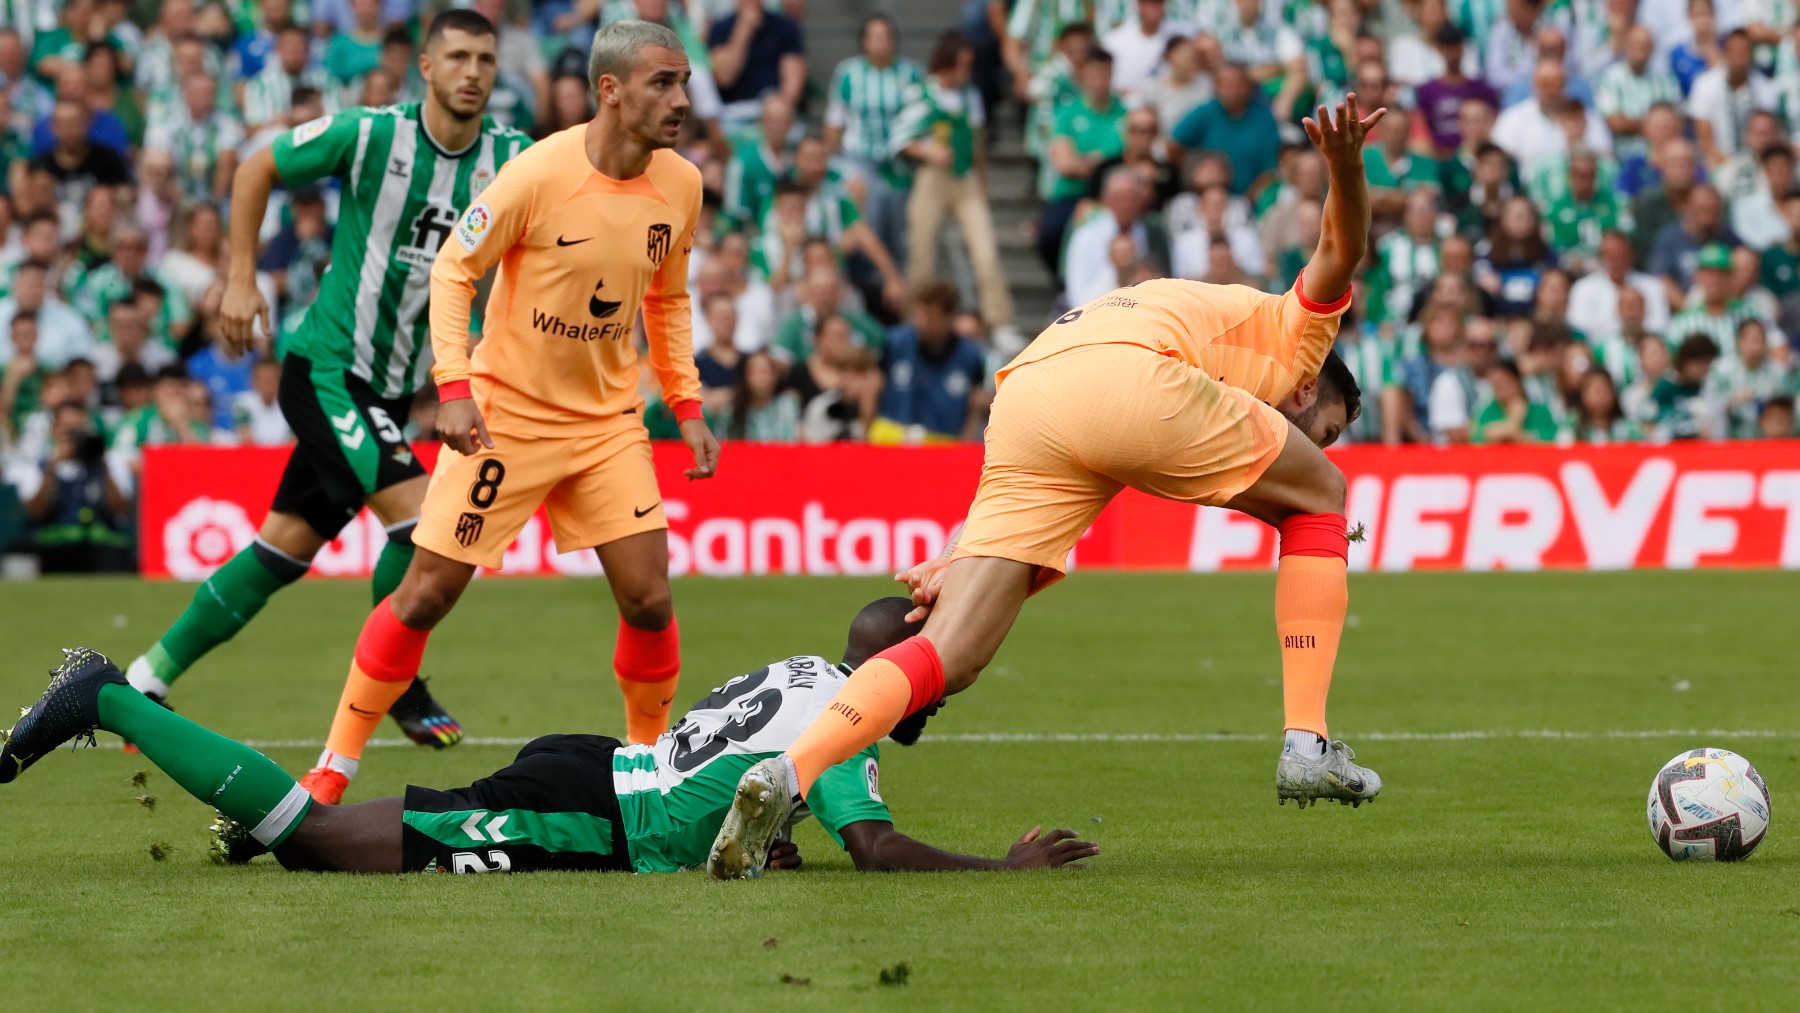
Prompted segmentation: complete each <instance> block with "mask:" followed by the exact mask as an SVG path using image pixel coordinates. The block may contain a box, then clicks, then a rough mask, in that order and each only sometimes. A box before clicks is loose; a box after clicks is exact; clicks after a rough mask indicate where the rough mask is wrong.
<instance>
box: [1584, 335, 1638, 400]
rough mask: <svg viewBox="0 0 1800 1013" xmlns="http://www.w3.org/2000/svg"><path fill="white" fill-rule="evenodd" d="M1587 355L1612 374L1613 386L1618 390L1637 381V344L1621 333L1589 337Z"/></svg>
mask: <svg viewBox="0 0 1800 1013" xmlns="http://www.w3.org/2000/svg"><path fill="white" fill-rule="evenodd" d="M1588 353H1589V354H1591V355H1592V356H1593V357H1594V361H1595V362H1597V363H1599V364H1600V365H1601V366H1602V367H1603V368H1604V369H1605V370H1606V371H1607V372H1608V373H1611V374H1612V378H1613V386H1614V387H1616V388H1618V389H1619V390H1624V389H1625V388H1627V387H1629V386H1631V385H1632V384H1634V383H1636V382H1637V381H1638V374H1639V372H1640V371H1641V369H1642V366H1641V364H1640V363H1639V362H1638V349H1637V342H1636V341H1635V340H1633V339H1632V338H1631V337H1630V336H1628V335H1626V334H1625V333H1624V332H1623V331H1613V332H1611V333H1609V334H1602V335H1589V336H1588Z"/></svg>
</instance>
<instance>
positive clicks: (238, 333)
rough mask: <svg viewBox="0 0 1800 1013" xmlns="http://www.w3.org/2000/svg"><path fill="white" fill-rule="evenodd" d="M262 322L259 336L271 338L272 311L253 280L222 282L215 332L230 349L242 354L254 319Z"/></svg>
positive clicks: (251, 336)
mask: <svg viewBox="0 0 1800 1013" xmlns="http://www.w3.org/2000/svg"><path fill="white" fill-rule="evenodd" d="M258 320H261V321H262V325H263V335H264V336H265V337H268V338H269V339H270V340H273V339H274V337H275V327H274V314H273V313H271V312H270V311H269V303H268V301H267V300H265V299H264V298H263V295H262V290H261V289H259V288H257V287H256V279H255V278H251V279H250V280H249V281H242V280H237V279H234V280H232V281H229V282H227V283H226V285H225V296H224V298H223V299H222V300H221V301H220V302H219V333H220V335H222V336H223V337H224V338H225V343H226V344H228V345H230V346H231V350H232V351H233V352H236V353H238V354H240V355H241V354H243V352H244V350H245V349H247V348H249V347H250V343H251V342H252V341H253V340H254V339H255V337H256V322H257V321H258Z"/></svg>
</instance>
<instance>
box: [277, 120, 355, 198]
mask: <svg viewBox="0 0 1800 1013" xmlns="http://www.w3.org/2000/svg"><path fill="white" fill-rule="evenodd" d="M364 118H365V117H364V116H363V115H362V113H361V110H356V111H352V112H347V113H337V114H335V115H332V116H321V117H319V118H318V119H316V120H311V121H308V122H306V123H302V124H300V125H299V126H297V127H295V128H294V129H292V130H290V131H288V132H287V133H285V134H282V135H281V136H280V137H277V138H275V144H274V146H273V150H274V153H275V171H276V172H279V173H280V174H281V181H282V183H284V184H286V185H287V186H289V187H296V186H304V185H305V184H307V183H312V182H316V181H318V180H321V179H324V178H326V177H327V176H336V177H338V178H340V179H347V178H348V177H349V175H350V169H351V167H352V165H353V164H354V162H355V160H356V143H357V139H358V137H360V136H361V134H362V122H363V119H364Z"/></svg>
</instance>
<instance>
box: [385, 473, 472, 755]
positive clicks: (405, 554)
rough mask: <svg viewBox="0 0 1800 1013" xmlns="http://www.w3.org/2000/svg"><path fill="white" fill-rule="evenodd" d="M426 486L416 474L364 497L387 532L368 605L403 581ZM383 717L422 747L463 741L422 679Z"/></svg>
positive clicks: (428, 481)
mask: <svg viewBox="0 0 1800 1013" xmlns="http://www.w3.org/2000/svg"><path fill="white" fill-rule="evenodd" d="M430 485H431V476H429V475H420V476H418V477H417V478H409V479H407V480H406V481H404V482H401V483H398V484H396V485H392V486H389V487H388V488H386V489H382V490H380V491H378V492H375V493H373V494H371V495H370V496H369V498H368V504H369V509H370V510H372V511H374V513H375V516H376V517H378V518H380V519H381V524H382V527H383V529H384V530H386V531H387V544H386V545H385V546H383V547H382V550H381V558H380V559H377V560H376V561H375V573H374V575H373V576H372V577H371V578H370V580H369V592H370V596H371V600H370V604H373V605H379V604H381V600H382V599H383V598H386V597H387V596H388V595H390V594H393V593H394V592H395V591H396V590H398V589H399V587H400V582H401V581H402V580H404V579H405V578H406V571H407V570H408V569H410V568H411V566H412V560H413V556H414V554H415V549H414V546H413V539H412V536H413V530H414V529H415V528H417V527H418V526H419V511H420V510H421V509H423V507H424V504H425V490H426V489H427V488H429V487H430ZM388 715H389V716H390V717H392V718H393V719H394V723H395V724H398V725H399V726H400V730H401V731H402V732H405V733H406V737H407V738H409V739H411V740H412V741H414V742H416V743H418V744H419V745H421V746H430V747H432V748H433V749H447V748H449V747H451V746H454V745H456V744H457V743H458V742H460V741H462V724H461V723H460V722H458V721H457V720H456V719H455V718H453V717H451V716H450V712H449V711H446V710H444V708H443V706H442V705H441V704H439V703H438V702H437V701H436V700H435V699H433V698H432V696H431V691H430V690H429V689H427V688H426V686H425V680H424V679H423V678H414V679H413V681H412V682H411V683H410V684H408V685H407V687H406V692H404V693H402V694H400V699H398V700H396V701H394V705H393V706H392V707H390V708H388Z"/></svg>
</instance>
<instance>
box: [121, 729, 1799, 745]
mask: <svg viewBox="0 0 1800 1013" xmlns="http://www.w3.org/2000/svg"><path fill="white" fill-rule="evenodd" d="M533 738H535V736H533ZM1350 738H1351V739H1354V740H1355V741H1357V742H1487V741H1493V740H1504V739H1555V740H1559V741H1576V742H1580V741H1590V740H1596V739H1601V740H1604V739H1694V740H1702V739H1788V738H1795V739H1800V731H1783V730H1780V729H1774V728H1648V729H1633V728H1614V729H1602V730H1600V731H1585V732H1584V731H1561V730H1557V729H1553V728H1489V729H1472V730H1468V731H1453V732H1363V733H1359V734H1354V735H1351V736H1350ZM1279 739H1280V736H1277V735H1259V734H1255V733H1249V732H960V733H955V734H950V735H926V736H922V737H921V738H920V739H919V741H920V742H949V743H977V744H990V745H992V744H1008V743H1021V744H1027V745H1029V744H1037V743H1049V744H1071V743H1097V744H1107V743H1134V742H1149V743H1206V742H1276V741H1279ZM462 741H463V742H465V743H467V744H469V745H471V746H512V747H515V748H516V747H518V746H523V745H525V744H526V743H527V742H530V741H532V739H531V738H510V737H491V736H480V735H471V736H468V737H466V738H464V739H463V740H462ZM244 744H245V745H247V746H250V747H251V748H253V749H322V748H324V746H325V743H323V742H321V741H319V740H318V739H245V740H244ZM413 745H414V743H413V742H412V740H410V739H372V740H370V742H369V748H370V749H398V748H402V747H407V746H413ZM100 747H101V748H102V749H118V748H119V747H120V743H119V742H117V741H116V740H115V741H108V742H103V743H100Z"/></svg>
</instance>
